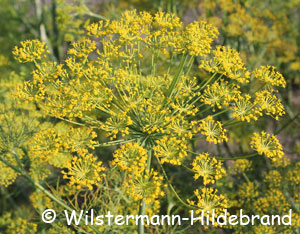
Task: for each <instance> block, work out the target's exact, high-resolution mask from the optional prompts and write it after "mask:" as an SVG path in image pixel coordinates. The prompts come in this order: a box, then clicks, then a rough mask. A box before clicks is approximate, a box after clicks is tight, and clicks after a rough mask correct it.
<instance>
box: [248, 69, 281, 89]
mask: <svg viewBox="0 0 300 234" xmlns="http://www.w3.org/2000/svg"><path fill="white" fill-rule="evenodd" d="M253 73H254V77H255V78H256V79H259V80H261V81H263V82H264V83H265V84H267V85H269V86H281V87H285V86H286V81H285V79H284V77H283V76H282V74H281V73H280V72H278V71H275V67H273V66H261V67H260V68H259V69H256V70H255V71H254V72H253Z"/></svg>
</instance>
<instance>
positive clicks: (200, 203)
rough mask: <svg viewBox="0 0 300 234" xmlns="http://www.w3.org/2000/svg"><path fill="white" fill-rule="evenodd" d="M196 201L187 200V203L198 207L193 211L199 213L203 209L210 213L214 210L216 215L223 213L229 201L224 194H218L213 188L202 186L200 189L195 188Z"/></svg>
mask: <svg viewBox="0 0 300 234" xmlns="http://www.w3.org/2000/svg"><path fill="white" fill-rule="evenodd" d="M194 193H195V195H196V197H197V202H195V201H191V200H188V203H189V204H190V205H192V206H196V207H197V208H198V209H197V210H196V211H195V212H196V214H200V213H201V212H202V211H204V214H206V212H207V211H209V212H210V214H211V213H212V210H215V214H216V216H218V215H220V214H224V211H225V209H227V208H228V207H229V203H228V201H227V199H226V198H225V197H224V195H218V194H217V193H218V190H217V189H213V188H206V187H204V188H202V189H201V191H199V190H198V189H197V190H195V192H194Z"/></svg>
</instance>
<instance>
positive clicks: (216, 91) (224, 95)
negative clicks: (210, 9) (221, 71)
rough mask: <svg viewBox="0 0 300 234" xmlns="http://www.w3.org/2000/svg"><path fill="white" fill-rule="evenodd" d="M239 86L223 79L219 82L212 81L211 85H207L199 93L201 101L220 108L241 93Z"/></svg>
mask: <svg viewBox="0 0 300 234" xmlns="http://www.w3.org/2000/svg"><path fill="white" fill-rule="evenodd" d="M239 88H240V87H239V86H238V85H236V84H233V83H228V81H225V80H223V79H221V80H220V82H214V83H213V84H212V85H207V87H206V88H205V90H204V92H203V94H202V95H201V101H202V102H204V103H205V104H207V105H210V106H211V107H214V109H213V110H215V107H217V108H219V109H221V108H222V106H228V105H229V104H230V102H231V101H233V100H235V99H236V98H237V96H238V95H239V94H240V93H241V92H240V91H239Z"/></svg>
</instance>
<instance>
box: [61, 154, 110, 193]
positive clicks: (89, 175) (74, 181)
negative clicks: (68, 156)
mask: <svg viewBox="0 0 300 234" xmlns="http://www.w3.org/2000/svg"><path fill="white" fill-rule="evenodd" d="M65 167H66V168H67V171H65V170H64V171H62V174H63V178H64V179H68V180H70V182H69V183H70V185H71V186H72V185H75V186H76V187H77V189H81V188H84V187H87V188H88V189H89V190H92V189H93V185H97V183H99V182H100V181H101V180H102V179H101V177H102V176H104V174H101V172H103V171H104V170H105V168H104V167H103V166H102V162H100V161H98V160H97V158H96V157H95V156H93V154H89V153H88V151H87V150H80V151H78V156H74V157H73V158H72V161H71V162H70V163H68V164H67V165H66V166H65Z"/></svg>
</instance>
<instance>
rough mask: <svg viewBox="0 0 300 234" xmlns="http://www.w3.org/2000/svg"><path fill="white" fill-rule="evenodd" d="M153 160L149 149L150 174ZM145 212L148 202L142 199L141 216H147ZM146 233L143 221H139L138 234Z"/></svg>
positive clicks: (148, 168)
mask: <svg viewBox="0 0 300 234" xmlns="http://www.w3.org/2000/svg"><path fill="white" fill-rule="evenodd" d="M151 159H152V150H151V149H149V151H148V159H147V168H146V172H148V173H149V172H150V168H151ZM145 210H146V202H145V201H144V200H143V199H142V200H141V201H140V209H139V215H145ZM144 233H145V227H144V224H143V219H139V223H138V234H144Z"/></svg>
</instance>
